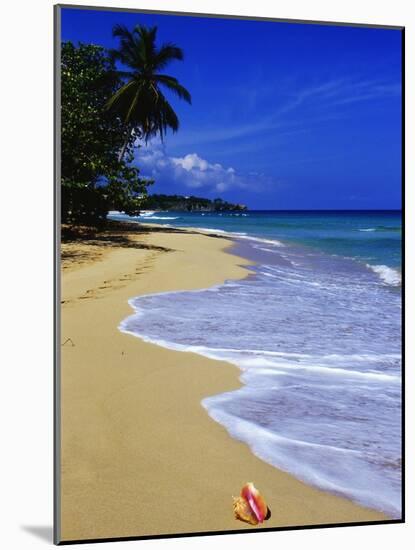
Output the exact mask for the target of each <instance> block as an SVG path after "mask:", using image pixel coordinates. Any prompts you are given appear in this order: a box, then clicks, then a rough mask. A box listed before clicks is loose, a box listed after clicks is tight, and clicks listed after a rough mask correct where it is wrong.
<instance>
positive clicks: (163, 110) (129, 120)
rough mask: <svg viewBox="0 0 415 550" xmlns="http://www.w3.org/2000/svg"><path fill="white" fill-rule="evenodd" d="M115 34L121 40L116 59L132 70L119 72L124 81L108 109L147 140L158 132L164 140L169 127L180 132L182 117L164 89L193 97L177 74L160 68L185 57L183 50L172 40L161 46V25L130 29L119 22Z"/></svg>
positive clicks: (184, 98)
mask: <svg viewBox="0 0 415 550" xmlns="http://www.w3.org/2000/svg"><path fill="white" fill-rule="evenodd" d="M113 36H114V37H116V38H118V39H119V40H120V45H119V48H118V50H112V52H111V54H112V59H114V60H117V61H120V62H121V63H122V65H123V66H124V67H126V68H128V69H129V70H128V71H119V72H118V75H119V77H120V78H121V79H122V80H123V84H122V86H121V87H120V88H119V89H118V90H117V91H116V92H115V93H114V94H113V95H112V96H111V98H110V100H109V101H108V105H107V106H108V109H109V110H110V111H111V112H114V113H116V114H117V115H118V116H119V117H120V119H121V120H122V121H123V123H124V124H125V127H126V129H127V130H128V131H129V132H130V133H131V134H133V135H135V136H138V137H140V138H142V139H144V140H146V141H147V140H148V139H149V138H150V137H152V136H155V135H160V137H161V139H163V136H164V134H165V133H166V131H167V129H168V128H170V129H171V130H173V131H174V132H176V131H177V130H178V128H179V119H178V118H177V115H176V113H175V112H174V109H173V107H172V106H171V105H170V103H169V102H168V100H167V98H166V97H165V95H164V94H163V89H167V90H169V91H170V92H171V93H173V94H174V95H176V97H178V98H179V99H183V100H185V101H187V102H188V103H191V96H190V93H189V92H188V90H187V89H186V88H185V87H184V86H182V85H181V84H180V83H179V81H178V80H177V79H176V78H175V77H173V76H170V75H166V74H161V73H160V71H162V70H164V69H165V67H166V66H167V65H168V64H169V63H171V62H172V61H173V60H182V59H183V52H182V50H181V49H180V48H179V47H177V46H176V45H175V44H171V43H167V44H162V45H161V46H160V47H157V45H156V36H157V27H151V28H146V27H144V26H141V25H137V26H136V27H134V29H133V30H132V31H129V30H128V29H127V28H126V27H125V26H123V25H116V26H115V27H114V29H113Z"/></svg>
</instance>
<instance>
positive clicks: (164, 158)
mask: <svg viewBox="0 0 415 550" xmlns="http://www.w3.org/2000/svg"><path fill="white" fill-rule="evenodd" d="M136 160H137V165H138V166H139V167H140V168H141V171H142V174H143V175H146V176H150V177H152V178H154V179H155V180H156V182H158V183H159V182H160V183H170V184H171V183H177V184H180V185H181V187H182V188H188V189H203V190H204V191H212V192H216V191H217V192H219V193H223V192H224V191H228V190H231V189H259V188H260V185H258V183H259V182H258V178H255V180H254V179H253V178H252V176H250V175H246V176H244V175H242V174H239V173H238V172H237V171H236V170H235V168H233V167H232V166H227V167H225V166H223V165H222V164H220V163H211V162H209V161H207V160H206V159H204V158H202V157H200V156H199V155H198V154H197V153H188V154H187V155H185V156H183V157H170V156H168V155H167V154H166V151H165V149H164V148H163V146H162V145H161V144H160V143H154V142H153V143H149V144H148V145H147V146H143V147H141V148H140V149H139V150H138V154H137V157H136ZM176 187H177V186H176Z"/></svg>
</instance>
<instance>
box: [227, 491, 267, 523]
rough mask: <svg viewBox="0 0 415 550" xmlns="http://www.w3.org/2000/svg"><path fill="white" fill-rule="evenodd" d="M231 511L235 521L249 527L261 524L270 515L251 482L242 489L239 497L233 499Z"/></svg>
mask: <svg viewBox="0 0 415 550" xmlns="http://www.w3.org/2000/svg"><path fill="white" fill-rule="evenodd" d="M233 511H234V513H235V518H236V519H240V520H241V521H245V522H247V523H250V524H251V525H258V523H262V522H263V521H264V520H265V519H268V517H269V515H270V512H269V510H268V507H267V505H266V503H265V500H264V498H263V497H262V496H261V494H260V492H259V491H258V489H257V488H256V487H255V485H254V484H253V483H251V482H249V483H246V484H245V485H244V486H243V487H242V489H241V496H240V497H233Z"/></svg>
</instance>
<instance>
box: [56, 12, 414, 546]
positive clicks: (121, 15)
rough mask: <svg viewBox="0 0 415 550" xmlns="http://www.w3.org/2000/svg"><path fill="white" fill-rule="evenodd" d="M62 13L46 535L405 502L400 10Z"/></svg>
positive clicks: (169, 531)
mask: <svg viewBox="0 0 415 550" xmlns="http://www.w3.org/2000/svg"><path fill="white" fill-rule="evenodd" d="M55 30H56V32H55V38H56V43H55V50H56V51H55V61H56V85H55V91H56V94H55V97H56V102H55V103H56V105H55V107H56V136H55V137H56V140H55V141H56V170H55V172H56V224H57V228H56V235H57V238H56V241H57V242H56V246H57V262H56V270H57V276H56V289H57V292H56V303H57V315H56V372H55V382H56V383H55V414H56V424H55V427H56V430H55V436H56V437H55V542H56V543H58V544H59V543H70V542H84V541H102V540H113V539H128V538H130V539H131V538H134V539H135V538H137V539H138V538H155V537H164V536H184V535H189V536H190V535H194V534H203V535H209V534H214V533H229V534H231V533H237V532H239V533H240V532H245V531H268V530H279V529H287V528H291V529H298V528H308V527H315V526H331V527H332V526H339V525H360V524H374V523H385V522H401V521H403V505H402V502H403V498H402V494H403V490H402V473H403V472H402V444H403V441H402V427H401V420H402V408H403V407H402V392H401V384H402V375H401V368H402V360H401V359H402V283H401V273H402V260H403V258H402V250H403V248H402V222H403V219H402V191H403V162H402V159H403V148H404V147H403V137H402V136H403V93H404V91H403V88H402V83H403V74H402V73H403V66H402V60H403V55H404V51H403V44H404V41H403V38H404V30H403V28H398V27H379V26H370V25H352V24H343V23H326V22H324V23H322V22H301V21H283V20H272V19H260V18H255V17H252V18H249V17H247V18H241V17H235V16H226V15H221V16H214V15H206V14H184V13H167V12H153V11H151V10H147V11H146V10H143V11H139V10H126V9H117V8H116V7H114V8H109V7H107V8H92V7H86V6H85V7H82V6H69V5H68V6H65V5H61V6H57V7H55ZM276 536H277V535H276Z"/></svg>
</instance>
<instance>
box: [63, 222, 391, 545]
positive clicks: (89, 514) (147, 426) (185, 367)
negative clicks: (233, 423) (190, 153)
mask: <svg viewBox="0 0 415 550" xmlns="http://www.w3.org/2000/svg"><path fill="white" fill-rule="evenodd" d="M128 225H130V226H133V225H137V226H138V227H136V228H135V229H133V228H132V227H131V229H130V228H128V227H127V228H125V229H124V230H123V231H121V234H118V233H117V231H118V230H117V229H116V228H117V227H119V224H118V225H117V224H111V225H110V227H111V229H110V230H109V233H110V235H106V236H105V239H102V240H100V239H89V240H87V241H84V240H76V241H72V242H71V243H69V244H68V243H64V244H63V252H64V254H63V277H62V300H63V304H62V344H64V342H66V343H65V344H64V345H62V348H61V349H62V537H61V538H62V540H77V539H83V538H106V537H114V536H117V537H118V536H120V537H127V536H145V535H154V536H156V535H160V534H172V533H176V534H179V533H192V532H201V531H202V532H203V531H204V532H209V531H223V530H229V531H231V530H235V531H238V530H243V529H248V530H249V529H252V527H251V526H250V525H247V524H244V523H241V522H239V521H236V520H235V519H234V517H233V511H232V495H237V494H238V492H239V490H240V488H241V486H242V485H243V484H244V483H245V482H246V481H253V482H254V483H255V484H256V485H257V486H258V488H259V489H260V490H261V492H262V493H263V494H264V496H265V498H266V500H267V502H268V504H269V506H270V508H271V511H272V516H271V518H270V520H269V521H267V522H266V523H265V524H264V528H265V529H266V528H269V527H273V528H275V527H287V526H290V527H295V526H299V525H316V524H332V523H351V522H366V521H384V520H387V519H388V518H387V517H386V516H384V515H383V514H381V513H380V512H377V511H374V510H369V509H366V508H364V507H362V506H359V505H357V504H355V503H353V502H351V501H349V500H347V499H345V498H342V497H338V496H335V495H333V494H329V493H326V492H323V491H320V490H318V489H315V488H312V487H310V486H309V485H306V484H304V483H303V482H301V481H298V480H297V479H296V478H294V477H293V476H291V475H290V474H287V473H285V472H282V471H280V470H278V469H276V468H274V467H273V466H270V465H269V464H267V463H265V462H263V461H261V460H260V459H259V458H257V457H256V456H255V455H253V454H252V452H251V450H250V449H249V447H248V446H247V445H245V444H243V443H241V442H239V441H237V440H234V439H232V438H231V436H230V435H229V434H228V433H227V431H226V430H225V428H223V427H222V426H221V425H220V424H218V423H216V422H215V421H214V420H213V419H212V418H211V417H210V416H209V415H208V414H207V411H206V410H205V409H204V408H203V406H202V405H201V400H202V399H203V398H206V397H208V396H210V395H215V394H217V393H222V392H224V391H230V390H233V389H236V388H238V387H240V386H241V383H240V381H239V380H238V379H239V374H240V372H239V371H238V369H237V367H236V366H234V365H232V364H230V363H227V362H224V361H215V360H212V359H207V358H205V357H202V356H200V355H197V354H194V353H191V352H189V353H185V352H182V351H172V350H167V349H166V348H163V347H160V346H158V345H155V344H150V343H146V342H144V341H143V340H141V339H139V338H137V337H135V336H134V337H133V336H130V335H127V334H125V333H122V332H120V331H119V328H118V327H119V325H120V323H121V321H123V319H125V318H126V317H127V316H128V315H131V311H132V310H131V306H130V305H129V304H128V299H130V298H133V297H134V296H139V295H144V294H150V293H152V292H153V293H154V292H164V291H165V292H169V291H173V290H191V289H196V288H207V287H209V286H212V285H214V284H220V283H221V282H223V281H224V280H225V279H241V278H244V277H246V276H248V275H249V273H250V272H249V271H248V270H247V269H245V267H246V266H248V265H252V264H251V263H250V262H249V261H248V260H245V259H244V258H241V257H238V256H235V255H233V254H232V253H230V248H231V247H232V245H233V243H234V241H233V240H232V239H231V238H230V237H228V236H226V235H224V236H222V235H217V236H214V235H212V234H207V233H202V231H200V232H199V231H197V230H189V229H187V228H185V229H176V228H172V227H163V226H157V227H154V225H152V224H128ZM111 234H112V235H113V237H114V238H112V240H111ZM68 339H69V340H68ZM178 427H179V428H178Z"/></svg>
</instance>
